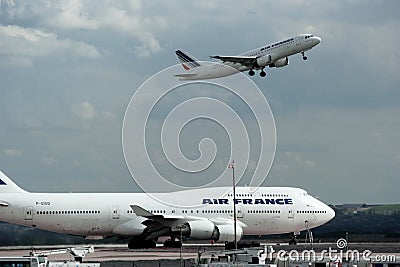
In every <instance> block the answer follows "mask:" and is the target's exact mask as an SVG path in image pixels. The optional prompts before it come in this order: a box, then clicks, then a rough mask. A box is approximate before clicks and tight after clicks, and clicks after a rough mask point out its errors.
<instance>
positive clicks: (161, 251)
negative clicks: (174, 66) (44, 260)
mask: <svg viewBox="0 0 400 267" xmlns="http://www.w3.org/2000/svg"><path fill="white" fill-rule="evenodd" d="M205 245H207V246H205ZM265 245H266V246H272V247H273V249H274V250H275V252H277V251H279V250H285V251H291V250H297V251H303V250H310V249H311V246H310V244H299V245H297V246H289V245H287V244H276V243H261V247H260V249H261V248H264V246H265ZM67 247H71V246H40V247H31V248H29V247H26V246H25V247H0V257H5V256H20V257H21V256H28V255H29V254H30V252H32V251H35V252H38V251H45V250H51V249H60V248H67ZM94 247H95V249H94V252H93V253H89V254H87V255H86V257H85V258H84V260H83V261H84V262H102V263H105V262H116V261H118V262H131V263H132V262H136V261H160V260H180V256H181V255H182V259H186V260H194V259H195V258H197V256H198V252H205V251H222V250H223V247H222V246H210V245H208V244H204V246H201V245H199V244H195V245H189V246H184V247H183V248H182V254H181V253H180V250H179V249H177V248H162V247H158V248H155V249H128V248H127V246H126V245H95V246H94ZM329 248H331V249H336V250H338V248H337V245H336V244H335V243H324V244H321V243H318V244H314V245H313V249H314V250H315V251H316V252H320V251H322V250H328V249H329ZM345 249H346V248H345ZM345 249H343V250H345ZM347 249H351V250H359V251H360V252H361V251H364V250H369V251H371V252H372V254H373V255H382V254H390V255H395V256H400V244H399V243H350V244H348V247H347ZM48 258H49V260H50V261H64V260H71V259H72V256H71V255H70V254H69V253H63V254H56V255H49V256H48ZM102 266H106V265H102ZM130 266H132V265H130Z"/></svg>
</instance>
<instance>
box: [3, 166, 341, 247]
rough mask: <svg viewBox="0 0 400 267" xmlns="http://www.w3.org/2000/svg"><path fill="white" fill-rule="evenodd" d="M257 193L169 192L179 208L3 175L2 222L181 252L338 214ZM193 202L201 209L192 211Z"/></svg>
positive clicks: (281, 195)
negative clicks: (36, 187)
mask: <svg viewBox="0 0 400 267" xmlns="http://www.w3.org/2000/svg"><path fill="white" fill-rule="evenodd" d="M252 189H254V188H249V187H236V196H235V197H233V194H232V188H227V187H225V188H223V187H216V188H207V189H191V190H185V191H178V192H174V193H168V194H167V197H171V198H177V199H181V200H182V206H181V207H178V206H171V205H168V204H165V203H161V202H159V201H157V200H155V199H154V198H153V197H151V196H149V195H148V194H146V193H30V192H27V191H25V190H23V189H22V188H20V187H19V186H18V185H16V184H15V183H14V182H13V181H12V180H11V179H10V178H8V177H7V176H6V175H5V174H4V173H3V172H1V171H0V221H5V222H9V223H13V224H18V225H24V226H28V227H34V228H37V229H43V230H47V231H52V232H58V233H64V234H69V235H77V236H82V237H85V238H87V239H102V238H106V237H111V236H119V237H126V238H131V240H130V241H129V244H128V247H129V248H152V247H155V246H156V242H157V239H158V238H159V237H167V238H168V237H171V239H169V240H167V241H166V242H165V243H164V246H166V247H179V246H181V245H182V243H181V240H179V239H180V237H182V238H189V239H197V240H210V241H211V240H212V241H215V242H225V243H228V242H233V241H234V240H235V238H237V239H236V240H237V241H239V240H240V239H241V237H242V236H243V235H268V234H282V233H293V234H299V233H300V231H304V230H309V229H312V228H315V227H318V226H320V225H323V224H325V223H326V222H328V221H330V220H331V219H332V218H333V217H334V216H335V212H334V210H333V209H331V208H330V207H329V206H327V205H326V204H324V203H322V202H321V201H319V200H318V199H316V198H314V197H312V196H310V195H309V194H308V193H307V192H306V191H305V190H303V189H299V188H292V187H260V188H257V189H256V190H255V191H253V190H252ZM157 194H166V193H157ZM157 194H154V195H155V196H156V195H157ZM154 195H153V196H154ZM164 196H165V195H164ZM156 197H157V196H156ZM163 199H164V198H163ZM185 199H186V200H188V199H195V200H197V201H198V204H199V205H198V206H196V207H185ZM234 202H235V203H236V204H235V210H236V216H234V214H233V210H234V207H233V203H234ZM235 217H236V219H237V220H236V222H237V223H236V228H235V227H234V218H235ZM234 229H236V235H235V232H234V231H235V230H234ZM177 239H178V240H177ZM291 242H292V243H294V242H295V239H292V240H291Z"/></svg>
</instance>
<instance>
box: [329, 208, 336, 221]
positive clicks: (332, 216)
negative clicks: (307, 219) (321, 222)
mask: <svg viewBox="0 0 400 267" xmlns="http://www.w3.org/2000/svg"><path fill="white" fill-rule="evenodd" d="M335 215H336V214H335V211H334V210H333V209H332V208H331V207H328V221H330V220H332V219H333V218H335Z"/></svg>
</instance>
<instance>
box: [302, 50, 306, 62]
mask: <svg viewBox="0 0 400 267" xmlns="http://www.w3.org/2000/svg"><path fill="white" fill-rule="evenodd" d="M301 55H302V56H303V60H307V57H306V55H305V54H304V51H301Z"/></svg>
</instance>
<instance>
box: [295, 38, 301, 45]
mask: <svg viewBox="0 0 400 267" xmlns="http://www.w3.org/2000/svg"><path fill="white" fill-rule="evenodd" d="M300 38H301V37H295V40H296V45H301V40H300Z"/></svg>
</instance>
